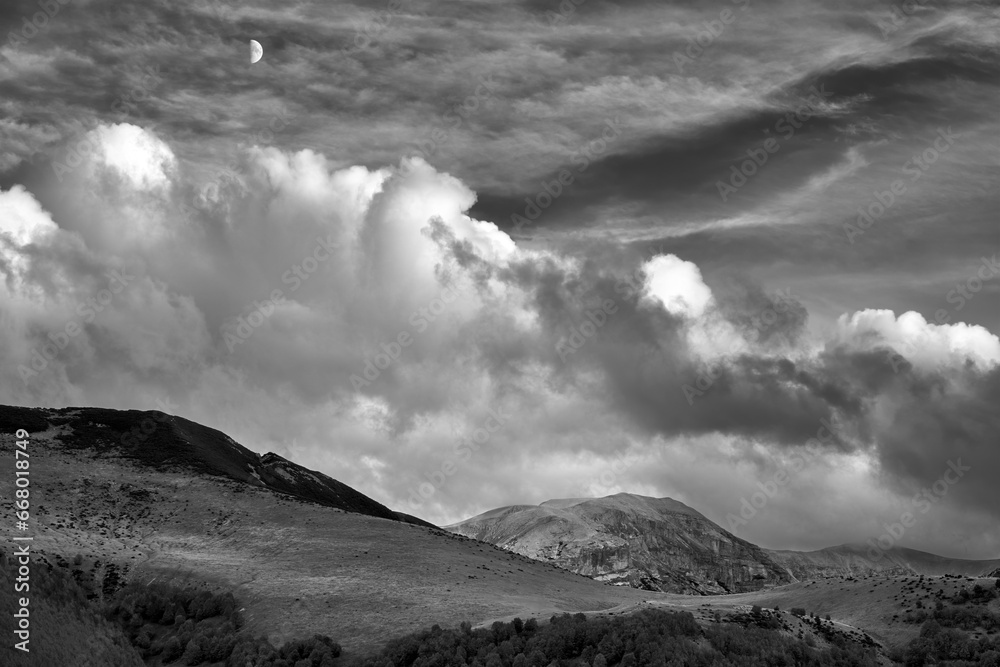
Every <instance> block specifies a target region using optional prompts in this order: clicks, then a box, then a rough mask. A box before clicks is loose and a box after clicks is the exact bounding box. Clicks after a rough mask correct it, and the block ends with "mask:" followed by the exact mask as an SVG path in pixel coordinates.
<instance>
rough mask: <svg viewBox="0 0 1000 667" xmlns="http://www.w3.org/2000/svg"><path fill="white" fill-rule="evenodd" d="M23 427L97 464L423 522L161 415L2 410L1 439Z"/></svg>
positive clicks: (271, 455)
mask: <svg viewBox="0 0 1000 667" xmlns="http://www.w3.org/2000/svg"><path fill="white" fill-rule="evenodd" d="M18 428H27V429H28V430H31V429H32V428H34V429H35V432H38V431H44V430H46V429H48V428H54V429H55V430H56V431H57V434H56V435H55V438H56V439H57V440H58V441H59V442H60V443H61V444H62V447H63V448H65V449H66V450H89V449H92V450H93V452H94V455H95V457H97V458H105V457H109V456H110V457H122V458H124V459H131V460H133V461H135V462H137V463H140V464H142V465H145V466H148V467H151V468H154V469H158V470H168V469H172V468H180V469H185V470H189V471H191V472H198V473H203V474H207V475H211V476H217V477H225V478H228V479H230V480H233V481H236V482H242V483H244V484H249V485H251V486H259V487H262V488H266V489H270V490H271V491H276V492H279V493H285V494H288V495H290V496H294V497H296V498H301V499H303V500H308V501H310V502H314V503H317V504H319V505H325V506H327V507H336V508H339V509H342V510H346V511H348V512H357V513H359V514H367V515H369V516H377V517H382V518H385V519H392V520H398V521H408V522H413V521H420V520H419V519H415V517H408V515H401V516H400V515H397V513H396V512H393V511H392V510H390V509H389V508H388V507H386V506H385V505H382V504H381V503H378V502H376V501H374V500H372V499H371V498H369V497H368V496H366V495H364V494H362V493H360V492H358V491H355V490H354V489H352V488H351V487H349V486H347V485H346V484H343V483H341V482H338V481H337V480H335V479H333V478H331V477H329V476H327V475H324V474H323V473H321V472H315V471H313V470H309V469H307V468H303V467H302V466H300V465H298V464H296V463H292V462H291V461H288V460H287V459H284V458H282V457H281V456H278V455H277V454H274V453H271V452H268V453H266V454H257V453H255V452H252V451H250V450H249V449H247V448H246V447H243V446H242V445H240V444H239V443H237V442H236V441H234V440H233V439H232V438H230V437H229V436H228V435H226V434H225V433H222V432H221V431H217V430H215V429H213V428H209V427H207V426H202V425H201V424H197V423H195V422H192V421H189V420H187V419H183V418H181V417H174V416H171V415H167V414H165V413H163V412H159V411H149V412H142V411H137V410H106V409H102V408H65V409H62V410H48V409H39V408H18V407H0V432H6V433H14V432H15V431H16V429H18ZM147 431H148V433H147ZM424 523H426V522H424ZM427 525H429V524H427Z"/></svg>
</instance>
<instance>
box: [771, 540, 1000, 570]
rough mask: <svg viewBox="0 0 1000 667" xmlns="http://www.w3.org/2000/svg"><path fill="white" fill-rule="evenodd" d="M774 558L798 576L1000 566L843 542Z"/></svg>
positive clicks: (774, 554)
mask: <svg viewBox="0 0 1000 667" xmlns="http://www.w3.org/2000/svg"><path fill="white" fill-rule="evenodd" d="M768 553H769V554H770V555H771V557H772V558H773V559H774V560H775V561H776V562H778V563H780V564H781V565H782V566H783V567H785V568H787V569H788V571H789V572H790V573H791V574H792V575H793V576H794V577H795V578H797V579H808V578H815V577H833V576H857V575H866V574H869V573H878V574H884V575H901V576H908V575H921V574H922V575H925V576H941V575H944V574H960V575H965V576H971V577H977V576H990V575H984V574H983V573H984V572H988V571H989V570H991V569H993V568H996V567H998V566H1000V559H996V560H963V559H960V558H946V557H944V556H937V555H935V554H930V553H927V552H924V551H917V550H916V549H907V548H905V547H892V548H890V549H886V550H884V551H877V550H875V549H873V547H872V546H871V545H869V544H842V545H840V546H836V547H828V548H826V549H819V550H817V551H769V552H768Z"/></svg>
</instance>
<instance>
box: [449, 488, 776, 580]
mask: <svg viewBox="0 0 1000 667" xmlns="http://www.w3.org/2000/svg"><path fill="white" fill-rule="evenodd" d="M446 529H447V530H450V531H452V532H454V533H458V534H461V535H465V536H468V537H474V538H476V539H479V540H482V541H485V542H490V543H492V544H495V545H497V546H499V547H502V548H504V549H508V550H510V551H514V552H516V553H519V554H522V555H524V556H528V557H529V558H534V559H536V560H542V561H548V562H552V563H555V564H557V565H559V566H561V567H564V568H566V569H568V570H572V571H574V572H577V573H579V574H583V575H587V576H589V577H593V578H594V579H597V580H599V581H605V582H608V583H611V584H616V585H625V586H633V587H635V588H643V589H646V590H655V591H665V592H673V593H686V594H698V595H713V594H723V593H737V592H745V591H752V590H758V589H761V588H765V587H770V586H778V585H781V584H787V583H790V582H792V581H794V580H795V579H794V578H793V577H792V576H791V575H790V574H789V573H788V571H787V570H786V569H784V568H783V567H781V566H780V565H778V564H777V563H775V562H774V560H773V559H772V558H771V557H770V556H769V555H768V553H767V552H766V551H765V550H764V549H761V548H760V547H758V546H756V545H754V544H751V543H750V542H747V541H745V540H741V539H740V538H738V537H736V536H735V535H733V534H731V533H729V532H728V531H726V530H724V529H722V528H720V527H719V526H718V525H716V524H714V523H712V522H711V521H709V520H708V519H706V518H705V517H704V516H702V515H701V514H699V513H698V512H696V511H695V510H693V509H691V508H690V507H688V506H687V505H684V504H683V503H680V502H677V501H676V500H672V499H670V498H649V497H646V496H637V495H632V494H626V493H620V494H618V495H614V496H608V497H606V498H574V499H566V500H550V501H548V502H544V503H542V504H541V505H515V506H512V507H502V508H499V509H496V510H492V511H490V512H486V513H485V514H481V515H479V516H476V517H473V518H471V519H468V520H466V521H462V522H460V523H457V524H454V525H451V526H447V527H446Z"/></svg>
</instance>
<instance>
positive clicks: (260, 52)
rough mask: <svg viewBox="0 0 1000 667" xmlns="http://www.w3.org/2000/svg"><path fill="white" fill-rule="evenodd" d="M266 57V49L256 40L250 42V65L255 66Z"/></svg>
mask: <svg viewBox="0 0 1000 667" xmlns="http://www.w3.org/2000/svg"><path fill="white" fill-rule="evenodd" d="M263 57H264V47H263V46H261V45H260V42H258V41H257V40H256V39H251V40H250V64H251V65H253V64H254V63H255V62H257V61H258V60H260V59H261V58H263Z"/></svg>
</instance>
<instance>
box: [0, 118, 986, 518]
mask: <svg viewBox="0 0 1000 667" xmlns="http://www.w3.org/2000/svg"><path fill="white" fill-rule="evenodd" d="M90 136H91V137H92V138H93V139H94V141H95V142H96V144H97V147H98V148H97V149H96V150H95V151H94V152H93V154H92V155H91V156H89V157H87V158H86V160H85V162H84V163H83V165H84V166H83V167H81V168H80V169H78V170H76V171H73V172H72V173H71V174H64V175H62V176H63V180H62V181H61V182H58V183H56V182H53V183H50V184H49V185H50V186H51V187H40V188H39V192H40V193H45V194H39V195H37V196H36V195H34V194H33V193H32V192H30V191H29V190H27V189H25V188H23V187H14V188H12V189H10V190H7V191H2V192H0V211H3V215H2V216H0V225H2V227H0V250H2V263H0V268H2V270H3V273H4V285H5V287H4V289H3V291H2V292H0V310H2V311H3V312H4V313H5V321H6V322H7V323H8V326H5V327H3V328H2V329H0V349H2V350H3V353H4V359H5V361H6V363H5V365H4V366H3V368H2V370H0V372H2V373H3V377H2V382H0V400H2V401H3V402H10V403H19V404H25V403H27V404H46V405H60V404H63V405H65V404H70V403H76V404H79V403H90V404H103V405H116V406H120V407H130V408H144V409H152V408H155V407H156V404H155V401H156V400H157V399H162V398H168V397H169V399H170V400H171V401H172V402H174V403H176V404H178V405H179V406H180V410H181V412H182V414H184V415H185V416H188V417H190V418H192V419H196V420H198V421H202V422H204V423H207V424H209V425H213V426H216V427H219V428H223V429H225V430H226V431H227V432H229V433H230V434H231V435H233V437H235V438H236V439H237V440H240V441H242V442H245V443H246V444H247V445H248V446H250V447H252V448H255V449H258V450H261V451H263V450H267V449H271V450H277V451H278V452H279V453H283V454H285V455H290V456H293V458H296V459H297V460H299V461H300V462H301V463H303V464H305V465H311V466H315V467H317V468H319V469H321V470H323V471H324V472H327V473H328V474H330V475H331V476H333V477H335V478H338V479H341V480H343V481H345V482H347V483H349V484H352V485H354V486H356V487H358V488H359V489H361V490H362V491H364V492H367V493H370V494H371V495H373V496H375V497H376V498H377V499H379V500H380V501H382V502H385V503H387V504H389V505H391V506H393V507H396V508H398V509H401V510H403V511H408V512H411V513H415V514H418V515H421V516H424V517H426V518H429V519H431V520H435V521H439V522H442V523H443V522H446V521H451V520H457V519H460V518H463V517H464V515H467V514H471V513H473V512H474V511H478V510H482V509H486V508H488V507H489V506H491V505H496V504H503V503H504V502H516V501H519V500H523V501H525V502H528V501H531V502H537V501H538V500H543V499H544V498H542V497H539V496H538V494H539V493H543V492H544V493H545V494H546V495H551V496H559V495H580V494H582V493H589V492H592V491H593V489H614V490H621V489H629V490H645V491H647V492H649V493H654V494H655V493H660V494H663V495H667V494H669V493H673V494H674V495H677V496H679V497H681V498H682V499H684V498H688V499H697V500H700V501H701V502H704V503H705V504H706V505H708V506H712V507H716V508H719V510H718V511H720V512H721V511H722V510H723V509H724V506H725V503H724V502H723V501H722V500H720V499H723V498H727V497H728V496H727V492H719V494H718V496H717V497H716V498H715V499H714V500H711V499H707V498H704V497H702V496H701V495H699V492H698V491H697V490H696V489H695V488H694V487H691V486H690V485H687V486H685V482H684V479H683V477H684V476H683V475H678V474H677V472H676V470H684V469H687V470H691V471H692V474H691V475H690V478H691V479H702V480H703V481H706V480H708V481H711V482H712V483H720V480H721V479H722V476H723V474H724V467H722V466H720V467H718V468H717V469H716V468H706V469H705V470H703V471H702V472H701V473H699V474H694V473H695V469H696V468H697V467H698V465H700V464H699V463H697V461H696V460H694V459H692V456H691V452H693V451H695V450H694V449H692V447H695V448H697V447H702V446H704V447H706V448H712V451H715V452H716V454H713V456H717V457H722V456H723V455H724V456H725V457H728V459H729V460H730V461H733V462H737V463H739V464H740V465H746V466H748V467H751V468H753V467H754V466H760V465H761V463H760V462H761V460H762V458H761V457H762V456H764V453H770V455H771V456H773V457H775V459H776V460H778V459H781V458H782V457H786V456H788V455H789V453H790V452H794V451H797V450H798V449H799V448H801V447H802V446H804V445H805V444H806V443H807V442H808V441H809V440H810V439H812V438H815V437H817V432H818V430H819V429H820V428H821V427H823V425H824V424H830V425H832V426H834V428H835V431H836V432H835V433H834V434H833V436H832V437H830V438H827V437H823V438H822V443H821V444H822V448H821V449H822V455H821V462H826V463H829V462H831V461H838V460H846V458H850V457H855V459H856V460H862V459H863V460H865V461H867V462H868V466H867V467H864V468H863V469H862V468H859V469H858V470H857V471H855V472H854V473H852V474H851V475H845V476H844V477H843V479H847V478H849V479H850V480H852V481H851V483H857V484H870V485H871V488H873V489H881V488H882V487H883V486H884V487H885V488H888V489H892V490H893V492H894V493H900V494H902V493H906V492H908V490H909V489H910V487H912V485H914V484H921V483H925V482H926V480H927V479H930V478H932V476H933V475H935V474H937V471H938V468H940V466H941V464H942V463H943V461H944V460H946V459H947V457H948V456H950V455H952V454H951V452H952V450H951V449H950V447H953V446H954V443H955V442H956V440H955V439H956V438H957V439H959V440H958V441H960V442H961V446H960V447H959V449H960V450H961V453H962V454H963V455H965V456H969V457H970V459H972V458H975V459H977V460H978V461H979V462H980V465H983V466H986V465H992V464H993V462H992V461H991V459H990V457H994V456H995V454H994V452H995V442H996V440H995V435H996V433H997V429H996V426H997V424H996V423H995V418H992V417H990V416H989V414H988V409H987V407H986V406H988V405H990V401H991V400H993V401H994V403H995V398H996V391H997V386H998V380H997V374H998V371H997V364H998V362H1000V343H998V340H997V337H996V336H995V335H993V334H991V333H990V332H989V331H988V330H986V329H985V328H983V327H979V326H967V325H964V324H953V325H933V324H928V323H927V322H926V321H925V320H924V319H923V318H921V317H920V316H919V315H918V314H916V313H904V314H902V315H900V316H898V317H897V316H896V315H895V314H893V313H892V312H891V311H874V310H866V311H861V312H858V313H853V314H847V315H845V316H844V317H842V318H841V319H840V320H838V322H837V326H836V327H835V328H834V329H833V330H831V331H827V332H823V333H822V335H819V336H812V335H810V334H807V332H806V330H805V323H806V320H807V317H806V310H805V307H804V306H803V305H802V303H801V302H800V301H799V300H798V299H797V298H795V296H793V295H790V294H772V293H769V292H767V291H766V290H764V289H763V288H760V287H759V286H754V285H747V286H744V288H743V290H742V291H739V290H738V291H732V290H728V291H726V292H725V293H722V294H720V295H716V294H715V293H714V291H713V289H712V288H710V287H709V286H708V284H707V282H706V280H707V279H708V278H709V277H710V276H706V275H703V272H702V269H701V268H700V267H699V266H698V265H697V264H696V263H695V262H693V261H690V260H687V259H684V258H683V257H681V256H680V255H677V254H673V253H663V254H659V255H657V256H654V257H652V258H651V259H649V260H648V261H646V262H644V263H641V264H636V265H634V266H629V267H626V268H624V269H623V270H617V269H612V268H609V267H607V266H603V265H598V264H597V263H596V262H593V261H590V260H589V259H588V258H587V257H585V256H579V257H578V256H574V255H572V254H569V253H563V252H560V251H558V250H556V249H544V250H540V249H537V248H528V247H519V246H518V245H517V244H515V242H514V241H513V240H512V239H511V238H510V237H509V236H508V235H507V234H506V233H505V232H503V231H502V230H501V229H500V228H498V227H497V225H495V224H494V223H493V222H490V221H483V220H477V219H475V218H474V217H473V216H471V215H470V213H469V212H470V209H471V208H472V207H473V205H474V204H475V202H476V193H475V192H473V190H472V189H470V188H469V187H468V186H467V185H466V184H465V183H463V182H462V180H460V179H459V178H458V177H456V176H453V175H449V174H447V173H442V172H440V171H438V170H437V169H435V168H434V167H432V166H431V165H429V164H428V163H427V162H426V161H424V160H422V159H420V158H406V159H403V160H402V161H400V162H399V163H398V164H396V165H392V166H385V167H382V168H378V169H370V168H366V167H361V166H350V167H341V166H338V163H336V162H335V161H334V160H333V159H332V157H331V156H326V155H323V154H321V153H319V152H316V151H312V150H301V151H283V150H280V149H277V148H274V147H251V148H249V149H248V150H247V151H245V152H244V153H243V154H242V156H241V158H240V168H239V170H238V177H237V178H233V179H230V180H227V181H226V182H225V183H222V184H217V187H214V188H211V189H209V190H210V192H209V195H208V196H205V192H206V188H205V183H204V182H201V181H199V179H197V178H194V177H193V176H192V175H191V174H190V173H189V172H188V171H187V170H186V169H185V166H184V164H183V162H182V161H180V160H178V159H177V158H176V156H175V155H174V153H173V151H172V149H171V147H170V144H169V142H167V141H165V140H162V139H159V138H157V137H156V135H155V134H154V133H152V132H150V131H148V130H144V129H141V128H139V127H138V126H132V125H128V126H123V125H112V126H102V127H99V128H98V129H96V130H94V131H93V133H92V134H91V135H90ZM51 178H52V179H56V178H57V176H55V175H54V174H53V175H52V176H51ZM56 192H62V193H63V195H64V196H63V197H58V196H56V195H55V194H54V193H56ZM67 193H68V194H67ZM196 204H197V205H196ZM105 301H106V303H105ZM608 304H610V305H611V306H612V307H611V308H608ZM81 308H82V310H81ZM601 309H603V310H602V312H603V316H602V317H603V319H602V317H598V316H597V315H595V313H596V312H597V311H598V310H601ZM587 322H591V323H595V322H600V323H599V325H598V324H593V326H592V327H590V328H589V329H588V331H590V330H593V333H592V334H590V335H587V336H584V337H583V340H584V342H583V344H582V345H581V346H579V347H578V349H575V351H574V353H572V354H569V355H562V356H560V354H559V353H558V351H557V346H558V345H559V343H560V341H562V340H564V339H566V337H567V336H570V335H571V334H572V332H573V331H577V332H579V331H580V330H581V329H583V325H584V324H585V323H587ZM71 323H73V324H75V325H76V326H75V327H73V330H74V331H75V333H73V334H69V333H68V332H69V329H68V328H67V325H68V324H71ZM62 342H66V344H65V345H64V346H63V345H60V343H62ZM53 350H55V353H54V354H48V353H47V352H52V351H53ZM39 359H41V360H42V361H39ZM900 359H902V360H903V361H904V362H905V363H901V362H899V360H900ZM43 362H44V363H43ZM21 369H29V370H30V371H31V372H30V373H25V372H23V370H21ZM686 386H690V387H694V388H695V389H696V390H697V391H696V393H694V394H692V393H690V392H686V391H685V387H686ZM494 426H497V428H493V427H494ZM483 438H485V440H483ZM684 443H687V444H684ZM691 443H696V444H694V445H691ZM697 443H703V444H697ZM946 443H947V444H946ZM622 451H630V452H633V453H635V454H636V456H637V457H638V459H636V460H641V461H645V462H646V463H644V464H643V465H641V466H635V467H632V468H629V469H628V470H627V471H626V472H625V473H623V474H622V475H621V478H620V479H616V480H614V483H613V484H610V485H609V484H607V483H604V482H601V481H600V479H599V477H598V476H597V474H598V473H599V472H600V470H601V469H602V466H603V465H605V464H604V463H603V462H604V461H608V460H610V458H611V457H613V456H615V454H616V452H622ZM706 451H709V450H708V449H706ZM845 457H846V458H845ZM942 457H943V458H942ZM852 460H854V459H852ZM449 461H450V462H451V463H452V464H454V468H448V469H449V470H452V472H451V473H448V474H445V473H441V475H440V477H439V476H438V475H437V473H438V472H439V471H441V470H444V469H445V468H444V466H445V463H447V462H449ZM674 464H676V465H681V466H684V467H682V468H678V469H676V470H675V472H674V473H670V472H669V471H670V470H672V469H674V468H672V465H674ZM567 470H569V471H574V474H573V475H567V474H566V471H567ZM438 479H440V480H441V481H440V482H439V483H435V480H438ZM838 479H842V478H838ZM595 480H597V481H596V482H595ZM428 485H429V486H428ZM428 488H430V492H428V491H427V490H428ZM421 489H422V490H423V492H422V491H421ZM609 492H611V491H609ZM877 495H878V494H876V493H874V492H873V493H872V494H871V497H872V498H874V497H875V496H877ZM529 496H530V497H529ZM989 496H990V494H989V492H988V491H987V486H986V485H985V483H983V484H980V483H979V482H975V481H970V482H969V484H968V485H967V486H966V487H964V489H963V490H960V491H959V492H956V498H958V499H960V500H961V502H962V503H965V504H966V505H967V506H968V507H970V508H975V509H976V510H977V511H981V512H985V513H987V514H989V513H992V512H995V511H996V509H995V506H993V505H991V504H990V498H989ZM865 497H866V498H868V496H865ZM872 502H874V501H872Z"/></svg>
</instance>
